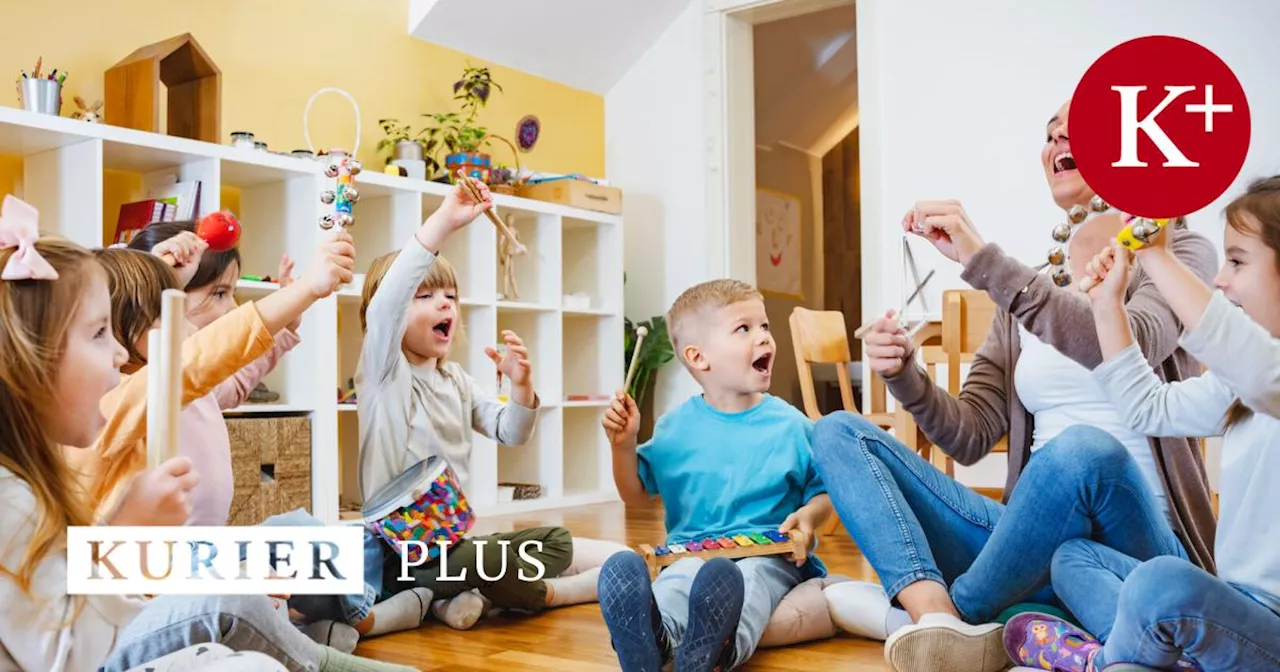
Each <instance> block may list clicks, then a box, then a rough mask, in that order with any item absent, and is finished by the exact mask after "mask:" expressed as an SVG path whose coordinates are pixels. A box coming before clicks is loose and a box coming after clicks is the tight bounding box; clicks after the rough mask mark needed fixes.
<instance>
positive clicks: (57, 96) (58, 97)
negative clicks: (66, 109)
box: [19, 78, 62, 116]
mask: <svg viewBox="0 0 1280 672" xmlns="http://www.w3.org/2000/svg"><path fill="white" fill-rule="evenodd" d="M19 90H20V91H21V92H22V109H24V110H27V111H28V112H39V113H40V114H52V115H54V116H57V115H59V114H61V113H62V85H61V84H59V83H58V82H57V81H55V80H52V79H38V78H25V79H23V80H22V88H21V89H19Z"/></svg>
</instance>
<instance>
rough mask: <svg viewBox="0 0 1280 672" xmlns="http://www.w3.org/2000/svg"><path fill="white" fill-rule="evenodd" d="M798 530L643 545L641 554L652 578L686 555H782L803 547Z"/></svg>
mask: <svg viewBox="0 0 1280 672" xmlns="http://www.w3.org/2000/svg"><path fill="white" fill-rule="evenodd" d="M797 537H798V533H797V532H796V531H794V530H793V531H792V532H791V533H784V532H779V531H777V530H766V531H764V532H744V533H741V534H734V535H731V536H723V537H711V538H707V539H702V540H700V541H690V542H685V543H683V544H671V545H670V546H658V547H653V546H650V545H648V544H640V557H642V558H644V564H645V565H646V566H648V568H649V578H650V579H653V578H655V577H657V576H658V572H660V571H662V568H663V567H666V566H668V565H672V564H675V563H676V562H679V561H680V560H683V559H685V558H751V557H756V556H762V555H782V554H786V553H791V552H794V551H795V550H796V549H798V548H799V547H800V541H799V540H798V538H797Z"/></svg>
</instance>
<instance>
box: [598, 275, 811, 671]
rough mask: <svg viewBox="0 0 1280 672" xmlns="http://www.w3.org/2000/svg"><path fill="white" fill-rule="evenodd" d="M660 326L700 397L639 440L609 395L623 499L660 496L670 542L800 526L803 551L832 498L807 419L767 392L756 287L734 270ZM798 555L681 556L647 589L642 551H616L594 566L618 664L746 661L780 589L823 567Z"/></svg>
mask: <svg viewBox="0 0 1280 672" xmlns="http://www.w3.org/2000/svg"><path fill="white" fill-rule="evenodd" d="M667 324H668V326H669V328H670V330H671V344H672V346H673V347H674V348H675V351H676V353H677V354H678V356H679V357H680V361H681V363H683V364H684V365H685V368H687V369H688V370H689V372H690V373H691V374H693V377H694V379H695V380H697V381H698V384H699V385H701V386H702V390H703V394H702V395H700V396H696V397H693V398H691V399H689V400H687V401H685V402H684V403H683V404H681V405H680V406H679V407H678V408H676V409H675V410H673V411H671V412H669V413H667V414H666V415H664V416H662V418H660V419H659V420H658V424H657V427H656V428H655V429H654V434H653V439H651V440H650V441H649V442H648V443H646V444H645V445H643V446H640V447H639V448H636V432H637V431H638V429H639V426H640V413H639V410H638V409H637V408H636V405H635V401H633V400H632V399H631V398H630V397H629V396H626V395H625V394H624V393H623V392H622V391H619V392H618V394H617V398H616V399H615V400H614V401H613V404H612V406H611V407H610V409H609V410H608V411H606V412H605V417H604V428H605V431H606V432H607V433H608V435H609V438H610V441H611V443H612V444H613V477H614V482H615V483H617V485H618V492H619V493H620V494H621V495H622V500H623V501H624V502H626V503H627V504H628V505H632V506H643V505H647V504H648V503H649V501H650V497H652V496H653V495H658V496H660V497H661V498H662V503H663V505H664V506H665V508H666V527H667V542H666V543H667V544H668V545H671V544H676V543H685V542H689V541H695V540H701V539H705V538H708V537H712V538H719V537H724V536H731V535H735V534H743V533H750V532H764V531H772V530H778V531H781V532H787V531H790V530H796V531H798V532H799V533H800V535H799V536H800V538H801V539H802V540H803V547H804V548H805V549H809V548H810V546H811V542H812V541H813V539H814V536H813V534H814V532H813V531H814V530H815V529H818V528H819V527H821V525H822V523H823V521H825V520H826V519H827V517H828V516H829V515H830V514H831V500H830V499H829V498H828V497H827V494H826V488H825V487H824V486H823V484H822V481H821V479H820V478H819V477H818V474H817V471H816V468H815V466H814V464H813V456H812V454H811V453H810V451H809V438H810V434H811V432H812V428H813V424H812V423H811V422H810V421H809V420H808V418H806V417H805V416H804V415H803V414H802V413H800V412H799V411H798V410H796V409H795V408H794V407H792V406H790V405H789V404H787V403H786V402H783V401H782V400H780V399H778V398H777V397H774V396H771V395H769V394H768V390H769V381H770V378H771V376H772V371H773V357H774V354H775V353H774V349H775V345H774V341H773V335H772V334H771V333H769V319H768V316H767V315H766V314H765V308H764V299H763V297H762V296H761V295H760V293H759V292H758V291H757V290H756V289H755V288H754V287H751V286H750V285H747V284H745V283H742V282H738V281H736V280H715V281H711V282H706V283H703V284H700V285H696V286H694V287H692V288H690V289H688V290H686V291H685V292H684V293H683V294H681V295H680V297H679V298H677V299H676V301H675V303H674V304H673V305H672V306H671V310H670V312H669V313H668V315H667ZM806 555H807V553H806V551H801V552H799V553H797V554H795V555H794V556H787V557H784V556H762V557H754V558H744V559H741V560H738V561H736V562H735V561H730V560H728V559H725V558H714V559H712V560H710V561H708V562H703V561H702V560H700V559H697V558H687V559H684V560H680V561H678V562H676V563H675V564H673V565H671V566H670V567H667V568H666V570H665V571H663V572H662V574H661V575H659V576H658V579H657V580H656V581H655V582H654V583H653V585H652V586H650V583H649V574H648V570H647V569H646V567H645V564H644V562H643V560H641V559H640V556H638V555H636V554H635V553H620V554H618V555H615V556H613V557H612V558H610V559H609V560H608V561H607V562H606V563H605V565H604V568H603V569H602V571H601V574H600V608H601V611H603V612H604V619H605V623H606V624H607V625H608V626H609V634H610V636H611V637H612V640H613V648H614V650H615V651H616V652H617V654H618V660H619V662H620V663H621V664H622V669H623V670H624V672H632V671H636V672H639V671H642V670H643V671H645V672H657V670H658V669H659V668H661V667H662V666H663V665H664V664H666V663H667V662H668V661H669V660H671V659H673V658H674V660H675V669H676V671H677V672H695V671H702V670H713V669H715V670H719V669H733V668H735V667H738V666H740V665H742V664H744V663H745V662H746V661H747V659H749V658H750V657H751V654H752V653H753V652H754V651H755V648H756V645H757V644H758V643H759V641H760V636H761V635H762V634H763V633H764V630H765V626H766V625H767V624H768V622H769V617H770V616H771V615H772V613H773V610H774V609H775V608H776V607H777V606H778V603H779V602H780V601H781V600H782V598H783V597H784V596H785V595H786V594H787V592H788V591H790V590H791V589H792V588H794V587H795V586H796V585H798V584H799V583H800V582H801V581H804V580H805V579H808V578H813V577H820V576H824V575H825V574H826V569H825V567H823V565H822V563H821V561H819V560H818V558H817V557H806ZM793 563H794V564H793Z"/></svg>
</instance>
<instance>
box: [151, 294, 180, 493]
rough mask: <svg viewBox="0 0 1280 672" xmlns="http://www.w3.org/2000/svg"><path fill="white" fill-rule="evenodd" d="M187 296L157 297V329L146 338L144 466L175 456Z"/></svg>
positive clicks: (157, 464)
mask: <svg viewBox="0 0 1280 672" xmlns="http://www.w3.org/2000/svg"><path fill="white" fill-rule="evenodd" d="M186 297H187V295H186V294H185V293H183V292H181V291H179V290H176V289H166V290H165V291H164V293H163V294H162V295H161V296H160V328H159V329H152V330H151V332H150V333H149V334H148V335H147V355H148V356H147V375H148V377H147V466H148V467H151V468H155V467H158V466H160V465H161V464H162V463H164V461H165V460H168V459H170V458H172V457H175V456H177V454H178V415H179V413H181V411H182V340H183V339H182V335H183V334H182V332H183V329H182V325H183V321H184V320H185V319H186V312H187V311H186V301H187V298H186Z"/></svg>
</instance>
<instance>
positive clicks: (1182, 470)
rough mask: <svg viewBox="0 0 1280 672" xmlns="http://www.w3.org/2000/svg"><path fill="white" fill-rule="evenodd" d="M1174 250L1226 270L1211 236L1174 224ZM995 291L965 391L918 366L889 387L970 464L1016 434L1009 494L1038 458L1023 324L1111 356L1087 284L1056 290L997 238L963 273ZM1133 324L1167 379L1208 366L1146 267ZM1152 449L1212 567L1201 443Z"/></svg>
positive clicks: (1056, 340) (1176, 523) (935, 438)
mask: <svg viewBox="0 0 1280 672" xmlns="http://www.w3.org/2000/svg"><path fill="white" fill-rule="evenodd" d="M1172 232H1173V239H1172V240H1171V242H1170V245H1171V246H1172V250H1173V253H1174V254H1175V255H1176V256H1177V257H1178V258H1179V259H1181V260H1182V261H1183V263H1185V264H1187V266H1189V267H1190V268H1191V269H1192V270H1193V271H1194V272H1195V273H1196V275H1197V276H1199V277H1200V278H1201V279H1202V280H1204V281H1205V282H1210V281H1211V280H1212V278H1213V276H1214V275H1215V274H1216V273H1217V269H1218V261H1217V258H1218V257H1217V253H1216V252H1215V251H1214V249H1213V246H1212V245H1211V244H1210V243H1209V240H1208V239H1207V238H1205V237H1204V236H1202V235H1200V234H1198V233H1193V232H1191V231H1188V230H1186V229H1174V230H1172ZM962 277H963V278H964V280H965V282H968V283H969V284H970V285H971V286H973V287H974V288H975V289H980V290H984V291H986V292H987V293H988V294H989V295H990V296H991V298H992V299H993V300H994V301H995V302H996V305H997V306H999V307H1000V310H999V311H997V313H996V316H995V319H994V321H993V323H992V325H991V331H990V333H989V334H988V335H987V340H986V342H985V343H983V345H982V347H981V348H980V349H979V350H978V352H977V354H976V355H975V356H974V360H973V364H972V365H971V366H970V368H969V374H968V376H967V377H966V378H965V382H964V385H963V386H962V387H961V389H960V395H959V396H958V397H952V396H951V395H949V394H947V392H946V391H945V390H943V389H941V388H939V387H938V386H936V385H934V384H933V381H932V380H930V379H929V376H928V374H926V373H925V372H924V370H923V369H921V368H920V367H919V366H909V367H905V368H903V370H902V371H900V372H899V373H898V375H896V376H889V377H887V378H886V379H885V380H886V383H887V384H888V387H889V391H890V392H891V393H892V394H893V396H894V398H896V399H897V400H898V401H900V402H901V403H902V405H903V407H904V408H905V409H906V410H907V411H908V412H909V413H911V415H912V416H913V417H914V418H915V421H916V424H918V425H919V426H920V429H921V430H923V431H924V433H925V435H926V436H928V437H929V440H930V441H932V442H933V443H934V444H935V445H937V446H939V447H940V448H941V449H942V450H943V452H945V453H947V454H948V455H950V456H952V457H953V458H955V459H956V461H958V462H960V463H961V464H966V465H968V464H973V463H975V462H977V461H978V460H980V459H982V458H983V457H985V456H986V455H987V454H989V453H990V452H991V449H992V447H994V446H995V445H996V443H998V442H999V441H1000V439H1001V437H1004V436H1006V435H1007V436H1008V437H1009V443H1008V445H1009V474H1008V478H1007V481H1006V484H1005V491H1004V497H1005V501H1008V498H1009V495H1010V494H1011V493H1012V492H1013V488H1014V486H1015V485H1017V482H1018V476H1019V475H1020V474H1021V473H1022V469H1023V468H1024V467H1025V466H1026V464H1027V460H1028V459H1029V458H1030V456H1031V437H1032V429H1033V426H1034V421H1033V419H1032V416H1031V414H1030V413H1028V412H1027V410H1026V408H1024V407H1023V406H1022V402H1021V401H1019V399H1018V392H1017V390H1016V389H1014V383H1013V373H1014V369H1015V367H1016V365H1017V362H1018V354H1019V352H1020V347H1019V338H1020V337H1019V335H1018V324H1019V323H1021V324H1022V325H1023V326H1025V327H1026V328H1027V330H1028V331H1030V332H1031V333H1033V334H1035V335H1036V337H1037V338H1039V339H1040V340H1041V341H1043V342H1045V343H1048V344H1049V345H1052V346H1053V347H1054V348H1055V349H1057V350H1058V351H1059V352H1061V353H1063V354H1065V355H1066V356H1068V357H1070V358H1071V359H1073V360H1075V361H1077V362H1079V363H1080V364H1081V365H1083V366H1085V367H1087V368H1089V369H1094V368H1096V367H1097V366H1098V365H1099V364H1101V363H1102V349H1101V346H1100V345H1099V344H1098V334H1097V330H1096V328H1095V327H1094V320H1093V311H1092V309H1091V308H1090V306H1089V300H1088V298H1087V297H1086V296H1085V295H1084V294H1082V293H1080V291H1079V290H1078V289H1075V288H1067V289H1063V288H1060V287H1057V286H1055V285H1054V284H1053V282H1052V281H1051V280H1050V279H1049V278H1048V277H1047V276H1045V275H1042V274H1038V273H1037V272H1036V271H1035V270H1034V269H1032V268H1030V267H1028V266H1026V265H1024V264H1022V263H1021V262H1019V261H1017V260H1016V259H1013V258H1012V257H1009V256H1008V255H1006V254H1005V253H1004V252H1003V251H1002V250H1001V249H1000V248H999V247H998V246H996V245H995V244H988V245H987V246H986V247H984V248H983V249H982V250H981V251H980V252H979V253H978V254H976V255H974V257H973V258H972V259H970V260H969V264H968V266H967V267H966V268H965V270H964V274H963V276H962ZM1125 305H1126V307H1127V308H1128V311H1129V325H1130V327H1131V328H1132V329H1133V334H1134V337H1135V338H1136V339H1137V341H1138V345H1139V346H1140V347H1141V348H1142V352H1143V353H1144V354H1145V355H1146V358H1147V362H1148V364H1150V365H1151V366H1152V367H1153V368H1154V369H1155V372H1156V374H1157V375H1158V376H1159V377H1160V380H1161V381H1164V382H1172V381H1178V380H1184V379H1186V378H1191V377H1194V376H1196V375H1199V373H1200V366H1199V365H1198V364H1197V363H1196V362H1195V361H1194V360H1193V359H1192V358H1191V356H1190V355H1188V354H1187V353H1186V352H1184V351H1182V350H1181V349H1179V346H1178V337H1179V335H1181V333H1182V325H1181V324H1180V323H1179V321H1178V318H1177V317H1176V316H1175V315H1174V314H1173V310H1172V309H1171V308H1170V307H1169V304H1168V303H1166V302H1165V300H1164V298H1163V297H1162V296H1161V295H1160V292H1159V290H1157V289H1156V287H1155V285H1154V283H1152V282H1151V280H1150V278H1148V277H1147V276H1146V274H1145V273H1143V272H1142V270H1141V268H1140V267H1139V268H1138V269H1136V272H1135V273H1134V274H1133V277H1132V278H1131V279H1130V281H1129V290H1128V293H1127V295H1126V304H1125ZM1151 451H1152V454H1153V455H1154V456H1155V461H1156V469H1157V471H1158V472H1159V474H1160V480H1161V481H1162V483H1163V484H1164V490H1165V495H1166V497H1167V498H1168V502H1169V515H1170V517H1171V518H1172V521H1171V522H1172V523H1173V529H1174V532H1176V533H1177V534H1178V536H1179V538H1181V540H1182V543H1183V545H1184V546H1185V547H1186V549H1187V553H1188V554H1189V555H1190V556H1191V559H1192V560H1193V561H1194V562H1195V563H1196V564H1197V565H1199V566H1201V567H1203V568H1205V569H1206V570H1208V571H1210V572H1212V571H1213V569H1214V563H1213V539H1214V530H1215V527H1216V521H1215V519H1214V515H1213V506H1212V500H1211V497H1210V491H1209V479H1208V475H1207V474H1206V473H1205V469H1204V460H1203V458H1202V456H1201V453H1200V444H1199V441H1198V440H1196V439H1190V438H1153V439H1151Z"/></svg>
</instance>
